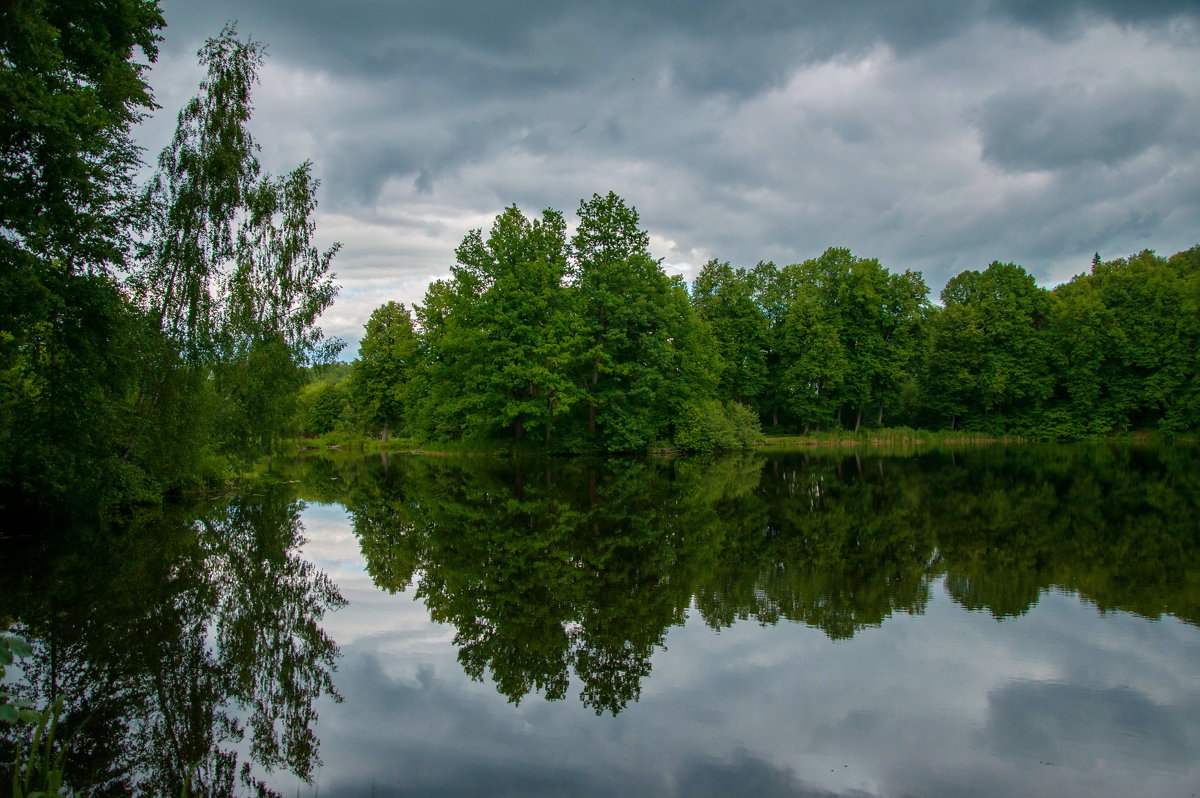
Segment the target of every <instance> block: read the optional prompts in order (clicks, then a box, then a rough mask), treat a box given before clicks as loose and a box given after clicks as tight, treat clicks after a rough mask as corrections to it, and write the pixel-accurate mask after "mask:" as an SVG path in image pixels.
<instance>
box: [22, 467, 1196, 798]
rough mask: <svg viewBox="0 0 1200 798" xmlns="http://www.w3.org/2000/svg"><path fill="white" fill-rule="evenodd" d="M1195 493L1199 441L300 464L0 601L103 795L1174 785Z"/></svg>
mask: <svg viewBox="0 0 1200 798" xmlns="http://www.w3.org/2000/svg"><path fill="white" fill-rule="evenodd" d="M1198 518H1200V457H1198V456H1197V452H1196V450H1195V449H1194V448H1190V447H1178V448H1128V447H1117V448H1113V447H1100V446H1079V447H1057V446H1054V447H1052V446H1044V447H1043V446H1037V447H1034V446H1028V447H1021V448H1009V449H1003V448H990V447H988V448H977V449H971V450H965V451H957V452H950V451H945V452H942V451H933V452H921V453H908V454H906V455H897V456H888V457H881V456H875V455H868V454H859V455H857V456H856V455H853V454H851V455H849V456H843V454H842V453H840V452H839V453H838V454H837V455H836V456H811V455H810V456H803V455H795V454H792V455H761V454H756V455H749V456H747V455H742V456H736V457H731V458H723V459H717V460H712V461H694V460H649V461H643V460H637V461H624V460H600V461H582V460H565V459H554V460H529V461H520V462H515V463H514V462H512V461H507V460H504V461H499V460H494V459H489V458H466V459H458V458H455V459H451V458H433V457H395V456H393V457H390V458H387V459H386V460H384V459H383V458H378V457H376V458H365V459H339V460H311V461H301V462H296V463H288V464H276V468H275V470H274V471H273V472H272V474H270V475H269V476H268V478H267V479H265V480H264V482H263V484H262V485H261V486H260V487H258V488H255V489H254V490H253V491H252V492H250V493H248V494H247V495H243V496H239V497H236V498H235V499H234V500H233V501H232V502H229V501H225V502H221V503H219V504H216V505H213V506H208V507H201V508H188V509H187V510H185V509H182V508H180V509H178V510H171V511H163V512H160V513H157V514H149V516H148V517H146V518H139V519H135V521H134V523H131V524H122V525H114V526H111V527H110V528H109V529H108V530H106V532H105V533H104V534H103V535H101V534H98V533H96V532H95V531H93V530H88V529H86V528H80V529H74V530H69V531H64V532H60V533H59V535H58V537H57V538H55V540H54V541H51V542H48V543H42V544H39V546H33V547H27V548H23V549H21V554H20V556H21V557H25V558H28V559H29V562H28V568H29V569H32V568H34V567H38V568H40V569H42V573H44V574H46V579H44V580H42V581H40V582H39V581H37V580H32V579H30V580H26V581H25V582H23V583H22V584H19V585H16V586H14V587H12V588H10V590H9V591H6V592H8V593H10V594H11V596H16V598H11V597H10V598H9V599H7V600H6V601H8V602H10V603H12V606H7V605H6V606H3V607H0V613H7V614H8V615H10V616H11V617H13V618H14V619H16V620H17V622H18V623H19V624H21V625H22V626H23V628H24V629H25V631H26V634H27V635H28V636H29V637H31V638H32V639H34V640H35V641H36V642H37V645H38V650H39V656H40V659H39V664H38V665H36V666H33V667H31V668H30V669H29V673H28V674H27V675H28V677H29V679H30V681H31V682H32V683H33V684H34V685H35V687H36V688H37V690H38V691H40V694H47V695H48V694H49V692H50V685H55V686H56V687H57V688H58V689H61V690H64V691H65V692H67V694H68V695H74V696H76V698H75V699H74V700H75V705H76V707H77V712H76V715H77V716H82V715H83V714H86V713H90V714H91V717H92V719H91V720H89V722H88V724H87V725H85V726H84V730H83V731H82V732H81V733H80V739H81V740H82V741H83V742H82V743H81V748H80V757H79V762H80V764H79V765H78V768H79V769H80V770H81V771H82V770H84V769H86V768H90V770H89V771H88V773H89V774H90V775H91V777H93V778H96V777H97V775H98V776H99V777H103V778H107V779H108V781H107V782H103V783H106V784H108V785H109V789H110V790H111V793H110V794H126V793H128V792H139V791H140V792H144V793H147V794H152V793H154V792H156V791H157V792H172V793H173V794H178V788H177V786H176V785H177V784H178V783H179V774H183V773H186V772H187V769H188V766H187V765H186V764H185V763H189V762H195V761H200V762H201V766H200V768H199V769H198V770H197V776H198V778H201V779H204V780H205V781H204V783H205V785H206V788H207V789H208V790H209V791H210V792H211V793H212V794H222V793H226V794H228V793H249V792H250V791H251V790H250V787H251V786H253V784H254V782H255V781H256V780H258V781H260V782H261V783H262V784H263V785H264V786H266V787H268V788H270V789H272V790H275V791H277V792H278V793H279V794H281V795H285V796H290V795H297V794H299V795H317V794H321V795H363V796H367V795H377V796H399V795H413V796H437V795H446V796H451V795H454V796H458V795H514V796H516V795H522V796H524V795H622V796H624V795H680V796H706V795H712V796H718V795H720V796H727V795H755V796H958V795H973V796H993V795H994V796H1028V795H1047V796H1050V795H1053V796H1109V795H1111V796H1132V795H1146V796H1176V795H1177V796H1192V795H1197V794H1200V764H1197V756H1196V752H1197V751H1198V750H1200V629H1198V628H1197V622H1198V621H1200V521H1198V520H1197V519H1198ZM10 548H11V542H10ZM14 550H15V549H14ZM85 765H86V768H85ZM243 768H248V769H247V770H245V771H244V772H243V770H242V769H243ZM296 773H299V774H301V775H306V776H308V778H309V781H304V780H301V779H300V778H297V776H296V775H295V774H296ZM85 775H86V774H84V773H82V772H80V773H79V774H78V776H77V779H78V780H80V782H82V779H83V778H84V776H85ZM93 783H95V782H93ZM99 794H104V793H103V791H100V793H99Z"/></svg>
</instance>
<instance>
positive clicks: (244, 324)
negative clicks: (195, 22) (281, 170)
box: [128, 26, 340, 461]
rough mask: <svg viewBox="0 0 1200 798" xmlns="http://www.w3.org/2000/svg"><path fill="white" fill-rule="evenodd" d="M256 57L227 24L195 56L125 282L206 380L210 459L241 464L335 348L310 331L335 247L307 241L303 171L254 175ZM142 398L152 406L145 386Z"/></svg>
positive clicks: (307, 193)
mask: <svg viewBox="0 0 1200 798" xmlns="http://www.w3.org/2000/svg"><path fill="white" fill-rule="evenodd" d="M264 52H265V49H264V47H263V45H261V44H260V43H258V42H254V41H249V40H248V41H242V40H240V39H238V38H237V31H236V29H235V28H234V27H233V26H226V27H225V28H224V29H223V30H222V31H221V33H220V35H218V36H217V37H215V38H213V39H210V40H208V42H207V43H206V44H205V46H204V47H203V48H202V49H201V50H200V53H199V57H200V60H201V62H202V64H203V65H204V66H205V67H206V69H207V75H206V77H205V79H204V80H203V81H202V82H201V84H200V92H199V94H198V95H197V96H196V97H194V98H193V99H192V100H191V101H190V102H188V103H187V105H185V106H184V108H183V110H182V111H181V112H180V114H179V121H178V126H177V128H176V131H175V136H174V138H173V139H172V141H171V144H170V145H168V146H167V147H166V148H165V149H164V150H163V152H162V154H161V155H160V156H159V161H158V166H159V168H158V171H157V172H156V174H155V175H154V177H153V179H152V180H151V181H150V184H149V186H148V187H147V189H146V192H145V195H144V198H143V202H144V207H145V209H146V214H147V215H146V219H147V222H146V230H145V235H144V240H143V252H142V255H141V258H140V263H139V265H138V268H136V269H135V270H134V271H133V274H132V275H131V276H130V279H129V281H128V284H129V287H130V289H131V291H132V292H133V295H134V297H135V298H136V299H137V301H138V302H139V303H140V304H141V306H142V307H143V308H144V309H145V310H146V312H147V313H148V314H149V315H150V316H151V317H152V318H156V319H158V325H159V326H160V328H161V329H162V330H163V332H164V333H165V334H166V335H167V336H168V338H169V339H170V340H171V341H172V343H173V344H174V345H175V346H176V347H177V348H178V352H179V355H180V356H181V357H182V361H183V362H182V367H183V368H185V369H190V370H192V371H194V372H196V373H197V374H200V375H205V376H210V377H211V378H212V379H211V387H212V389H213V390H214V391H215V397H214V399H215V401H214V403H213V404H212V405H211V407H212V409H213V411H214V413H213V415H210V416H208V417H207V418H203V419H199V421H201V423H207V424H208V425H209V434H210V435H212V436H213V437H214V439H215V440H216V441H217V444H218V447H219V448H220V450H221V451H223V452H225V453H227V454H229V455H230V456H232V457H235V458H238V459H240V460H243V461H244V460H246V459H248V458H251V457H253V456H255V455H257V454H260V453H262V452H265V451H270V450H271V449H272V448H273V446H274V445H275V443H276V442H277V441H278V440H279V439H280V437H281V436H282V434H283V433H284V432H285V430H286V427H287V425H288V422H289V421H290V419H291V418H292V417H293V415H294V402H295V396H296V392H297V391H298V390H299V388H300V386H301V385H302V384H303V379H302V376H301V374H300V372H299V367H300V366H301V365H303V364H305V363H311V362H320V361H322V360H324V359H327V358H329V357H330V356H331V355H332V354H333V353H335V352H336V351H337V349H338V347H339V346H340V343H339V342H328V341H325V340H324V336H323V333H322V331H321V329H320V327H318V326H317V325H316V321H317V318H318V317H319V316H320V314H321V313H322V311H324V310H325V309H326V308H328V307H329V305H330V304H332V302H333V299H334V297H335V296H336V294H337V286H336V285H335V284H334V282H333V275H332V274H331V273H330V264H331V261H332V258H333V256H334V254H336V252H337V250H338V245H336V244H335V245H334V246H333V247H331V248H330V249H328V250H326V251H324V252H321V251H320V250H319V249H318V248H317V247H316V246H315V245H314V244H313V243H312V239H313V236H314V233H315V226H314V222H313V219H312V217H313V214H314V212H315V210H316V190H317V187H318V185H319V183H318V181H316V180H315V179H314V178H313V177H312V165H311V164H310V163H307V162H306V163H304V164H301V165H300V166H299V167H297V168H296V169H294V170H293V171H292V172H290V173H289V174H287V175H285V176H284V177H282V178H275V177H272V176H271V175H264V174H262V171H261V168H260V166H259V162H258V156H257V151H258V146H257V144H256V143H255V142H254V139H253V137H252V135H251V133H250V131H249V129H248V128H247V123H248V121H249V119H250V114H251V109H252V107H251V92H252V89H253V87H254V85H255V84H256V83H257V82H258V72H259V69H260V68H261V67H262V64H263V59H264ZM164 365H166V366H167V367H177V366H175V365H174V364H164ZM145 379H146V380H147V383H150V382H151V381H152V380H153V379H154V377H153V375H147V377H146V378H145ZM141 394H142V399H145V400H148V401H149V403H150V404H152V405H153V404H157V403H160V402H162V401H163V397H162V395H161V393H159V392H158V391H157V390H155V387H154V386H153V385H152V384H146V385H143V387H142V392H141Z"/></svg>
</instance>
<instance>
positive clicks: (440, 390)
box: [349, 192, 1200, 451]
mask: <svg viewBox="0 0 1200 798" xmlns="http://www.w3.org/2000/svg"><path fill="white" fill-rule="evenodd" d="M578 215H579V224H578V227H577V229H576V232H575V234H574V235H573V236H570V237H568V236H567V226H566V223H565V221H564V219H563V215H562V214H561V213H560V212H558V211H554V210H546V211H544V212H543V213H542V215H541V217H540V218H534V219H531V218H528V217H526V216H525V215H524V214H523V213H522V212H521V211H520V210H518V208H517V207H516V206H512V207H509V208H506V209H505V210H504V211H503V212H502V213H501V214H500V215H499V216H497V217H496V220H495V223H494V224H493V225H492V229H491V231H490V233H488V235H487V236H486V237H485V236H484V233H483V231H482V230H472V231H471V232H469V233H468V234H467V235H466V237H465V238H464V239H463V241H462V244H460V245H459V247H458V249H457V250H456V253H455V254H456V258H457V262H456V264H455V266H454V267H453V268H452V270H451V276H450V278H449V279H447V280H440V281H437V282H435V283H433V284H432V285H430V287H429V289H428V291H427V293H426V295H425V299H424V301H423V303H422V304H421V305H419V306H417V307H415V308H413V309H412V311H410V310H409V309H408V308H406V307H405V306H404V305H402V304H399V303H396V302H389V303H387V304H385V305H383V306H381V307H379V308H377V309H376V310H375V312H374V313H372V315H371V319H370V321H369V322H368V323H367V325H366V334H365V336H364V338H363V341H362V347H361V349H360V353H359V358H358V359H357V360H355V361H354V365H353V372H352V374H351V376H350V380H349V393H350V397H351V404H352V406H353V408H354V410H355V411H356V415H357V417H358V418H359V419H360V421H361V423H363V424H364V425H365V426H367V427H368V428H371V429H373V430H375V431H379V432H382V433H383V434H384V435H385V436H386V435H387V434H391V433H397V432H399V433H403V434H406V435H411V436H415V437H418V438H421V439H426V440H457V439H466V440H507V441H510V442H513V443H515V444H518V445H525V446H531V447H536V448H546V449H550V450H555V451H639V450H645V449H647V448H649V447H652V446H656V445H669V446H673V447H675V448H680V449H684V450H689V451H709V450H714V449H727V448H737V447H740V446H745V445H748V444H751V443H753V442H754V441H755V440H757V439H758V438H759V437H760V435H761V432H760V423H761V424H765V425H767V426H768V427H769V428H771V429H773V430H779V431H784V430H790V431H815V430H821V429H830V428H837V427H843V428H852V429H856V430H857V429H859V428H862V427H864V426H882V425H884V424H889V425H893V426H894V425H901V424H902V425H909V426H924V427H934V428H954V429H972V430H979V431H981V432H988V433H1015V434H1021V435H1029V436H1036V437H1049V438H1078V437H1086V436H1094V435H1104V434H1106V433H1110V432H1114V431H1121V430H1128V429H1143V428H1146V429H1158V430H1161V431H1163V432H1168V433H1176V432H1183V431H1189V430H1196V429H1197V428H1198V427H1200V248H1196V247H1194V248H1192V249H1189V250H1187V251H1184V252H1180V253H1178V254H1176V255H1174V256H1172V257H1171V258H1169V259H1167V258H1161V257H1158V256H1157V255H1155V254H1154V253H1153V252H1151V251H1146V252H1142V253H1140V254H1138V255H1136V256H1133V257H1131V258H1129V259H1121V260H1115V261H1108V262H1102V261H1100V260H1099V257H1097V258H1096V259H1095V260H1094V262H1093V265H1092V269H1091V272H1090V273H1089V274H1084V275H1080V276H1078V277H1076V278H1075V279H1073V280H1072V281H1071V282H1069V283H1066V284H1064V285H1061V286H1058V287H1057V288H1055V289H1054V290H1052V291H1048V290H1046V289H1043V288H1039V287H1038V286H1037V285H1036V283H1035V282H1034V279H1033V277H1032V276H1031V275H1030V274H1028V273H1027V272H1026V271H1025V270H1024V269H1023V268H1021V267H1020V266H1017V265H1015V264H1011V263H1007V264H1005V263H993V264H992V265H990V266H989V267H987V269H985V270H983V271H982V272H980V271H965V272H963V273H962V274H959V275H958V276H957V277H954V278H953V279H951V280H950V281H949V283H947V285H946V287H945V289H943V291H942V293H941V299H942V305H941V306H940V307H939V306H937V305H934V304H932V303H931V302H930V301H929V289H928V287H927V286H926V284H925V281H924V279H923V278H922V276H921V275H920V274H919V273H917V272H914V271H905V272H903V273H901V274H896V273H892V272H890V271H888V270H887V269H885V268H884V267H883V266H882V265H881V264H880V263H879V261H877V260H874V259H863V258H858V257H855V256H854V255H852V254H851V253H850V251H849V250H847V249H829V250H826V252H825V253H824V254H822V255H821V256H820V257H818V258H815V259H812V260H807V261H805V262H803V263H799V264H793V265H789V266H783V267H777V266H776V265H775V264H773V263H759V264H758V265H757V266H755V267H754V268H752V269H740V268H734V267H732V266H730V265H729V264H728V263H721V262H718V261H716V260H713V261H710V262H709V263H707V264H705V266H704V267H703V268H702V269H701V271H700V273H699V275H697V277H696V280H695V282H694V283H693V284H692V285H691V286H690V287H689V286H687V285H686V284H685V283H684V282H683V281H682V280H681V279H680V278H679V277H670V276H668V275H667V274H665V273H664V271H663V269H662V266H661V263H660V262H659V261H658V260H655V259H654V258H653V257H652V256H651V255H650V252H649V236H648V234H647V233H646V232H645V231H644V230H642V229H641V228H640V227H639V225H638V214H637V211H636V210H635V209H634V208H632V207H631V206H629V205H628V204H626V203H625V202H624V200H622V199H621V198H620V197H618V196H617V195H616V194H613V193H611V192H610V193H608V194H607V195H604V196H601V195H599V194H597V195H593V197H592V198H591V199H589V200H584V201H583V202H581V203H580V206H579V210H578Z"/></svg>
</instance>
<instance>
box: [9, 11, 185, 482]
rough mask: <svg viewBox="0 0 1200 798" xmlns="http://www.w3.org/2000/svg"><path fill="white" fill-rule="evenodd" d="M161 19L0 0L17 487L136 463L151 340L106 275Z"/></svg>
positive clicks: (113, 268) (106, 474) (134, 160)
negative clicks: (133, 403)
mask: <svg viewBox="0 0 1200 798" xmlns="http://www.w3.org/2000/svg"><path fill="white" fill-rule="evenodd" d="M163 25H164V22H163V19H162V15H161V13H160V12H159V9H158V7H157V4H156V3H154V2H147V1H146V0H117V1H116V2H111V3H98V2H88V1H87V0H73V1H72V2H44V1H43V0H12V2H8V3H5V5H4V10H3V12H2V13H0V104H2V106H3V108H4V114H3V115H2V117H0V162H2V164H3V169H0V484H3V485H5V486H7V487H15V488H17V489H18V491H19V492H21V493H23V494H27V493H36V492H48V491H49V492H57V491H62V490H67V489H70V488H72V487H74V488H78V489H80V490H82V491H84V492H90V493H93V494H95V493H97V492H98V488H99V486H101V485H113V484H117V483H122V482H126V481H128V479H133V478H135V477H136V475H135V474H133V473H132V471H131V470H130V469H129V468H126V467H125V464H124V463H123V461H122V460H121V458H120V457H119V455H120V453H121V451H122V449H123V447H124V446H125V445H126V440H127V438H128V435H129V432H130V429H131V427H132V426H133V425H134V422H133V421H131V419H130V418H129V417H128V413H127V412H126V411H125V408H124V407H123V402H124V398H125V395H126V393H127V392H128V390H129V387H130V386H129V381H130V375H131V374H132V373H133V372H135V371H136V365H135V364H136V362H137V358H138V357H139V355H140V354H141V352H140V348H141V347H143V346H144V345H147V343H148V342H147V341H146V339H145V336H144V335H143V327H142V324H141V320H140V319H139V317H138V314H137V313H136V312H135V311H134V310H133V309H132V308H131V307H130V306H129V304H128V302H126V301H125V298H124V296H123V295H122V293H121V291H120V290H119V287H118V286H117V284H116V281H115V279H114V278H113V276H112V275H113V274H115V273H117V272H119V271H120V270H121V268H122V267H123V266H124V264H125V263H126V256H127V251H128V234H129V220H130V216H131V210H130V206H131V203H130V202H129V195H130V194H131V191H130V186H131V185H132V179H133V173H134V170H135V169H136V167H137V166H138V157H137V155H138V153H137V149H136V147H135V146H134V145H133V142H132V138H131V133H130V130H131V127H132V125H133V124H135V123H136V122H137V121H138V120H139V119H141V118H142V116H143V115H144V114H145V113H147V112H148V111H150V110H151V109H153V108H154V107H155V105H154V102H153V99H152V97H151V94H150V90H149V87H148V86H147V84H146V82H145V80H144V76H145V72H146V70H147V68H148V66H147V64H145V63H140V62H139V60H138V58H139V57H141V58H144V59H146V60H147V61H153V60H154V59H155V58H156V56H157V52H158V51H157V45H158V42H159V40H160V36H159V34H158V31H159V30H160V29H161V28H162V27H163Z"/></svg>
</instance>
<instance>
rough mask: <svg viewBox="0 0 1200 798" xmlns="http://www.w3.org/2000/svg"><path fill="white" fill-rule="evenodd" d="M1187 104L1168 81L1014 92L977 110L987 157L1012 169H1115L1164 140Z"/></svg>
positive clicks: (999, 94)
mask: <svg viewBox="0 0 1200 798" xmlns="http://www.w3.org/2000/svg"><path fill="white" fill-rule="evenodd" d="M1185 100H1186V97H1185V95H1184V94H1183V93H1182V92H1181V91H1180V90H1179V88H1178V87H1176V86H1175V85H1173V84H1171V83H1166V82H1164V83H1161V84H1159V85H1155V86H1145V85H1139V84H1137V83H1132V82H1131V83H1129V84H1126V85H1119V86H1094V87H1088V86H1085V85H1082V84H1078V83H1067V84H1063V85H1059V86H1053V87H1040V88H1034V89H1026V88H1015V89H1009V90H1007V91H1003V92H1001V93H998V94H996V95H994V96H993V97H991V98H989V99H988V100H987V101H986V102H984V104H983V106H982V107H981V109H980V111H979V114H978V121H977V124H978V127H979V130H980V135H981V137H982V140H983V157H984V158H985V159H987V160H988V161H990V162H992V163H993V164H995V165H997V166H999V167H1001V168H1003V169H1008V170H1014V171H1019V170H1037V169H1063V168H1071V167H1075V166H1081V165H1086V164H1092V163H1100V164H1104V165H1106V166H1115V165H1117V164H1120V163H1121V162H1123V161H1127V160H1129V159H1130V158H1134V157H1136V156H1138V155H1140V154H1142V153H1143V152H1145V151H1146V150H1147V149H1149V148H1150V147H1152V146H1154V145H1155V144H1157V143H1159V142H1160V141H1162V140H1163V139H1164V138H1165V137H1166V132H1167V131H1168V129H1169V128H1170V126H1171V122H1172V120H1173V117H1174V115H1175V114H1176V113H1177V111H1178V108H1179V106H1180V105H1181V104H1182V103H1183V102H1184V101H1185Z"/></svg>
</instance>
